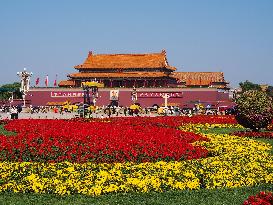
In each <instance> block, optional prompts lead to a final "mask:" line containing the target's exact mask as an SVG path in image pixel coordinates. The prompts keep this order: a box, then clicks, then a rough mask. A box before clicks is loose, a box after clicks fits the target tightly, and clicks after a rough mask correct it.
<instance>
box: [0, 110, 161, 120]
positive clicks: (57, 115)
mask: <svg viewBox="0 0 273 205" xmlns="http://www.w3.org/2000/svg"><path fill="white" fill-rule="evenodd" d="M78 116H79V115H78V114H77V113H63V114H60V113H53V112H48V113H33V114H31V113H19V114H18V118H19V119H71V118H75V117H78ZM140 116H149V117H156V116H158V114H155V113H150V114H141V115H140ZM90 117H92V118H108V116H107V115H106V114H103V113H98V114H96V113H93V114H92V115H91V116H90ZM111 117H132V116H128V115H127V116H124V114H119V115H118V116H117V115H115V114H114V115H111ZM0 119H10V114H9V113H0Z"/></svg>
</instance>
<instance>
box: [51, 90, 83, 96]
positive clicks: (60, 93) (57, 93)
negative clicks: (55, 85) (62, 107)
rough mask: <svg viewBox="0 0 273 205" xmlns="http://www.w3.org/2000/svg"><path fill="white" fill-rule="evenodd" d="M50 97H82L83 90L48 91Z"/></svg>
mask: <svg viewBox="0 0 273 205" xmlns="http://www.w3.org/2000/svg"><path fill="white" fill-rule="evenodd" d="M50 95H51V97H53V98H65V97H78V98H82V97H83V92H67V91H63V92H51V93H50Z"/></svg>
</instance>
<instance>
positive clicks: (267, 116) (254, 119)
mask: <svg viewBox="0 0 273 205" xmlns="http://www.w3.org/2000/svg"><path fill="white" fill-rule="evenodd" d="M236 104H237V105H236V107H235V119H236V120H237V122H238V123H239V124H240V125H242V126H244V127H245V128H250V129H251V130H253V131H259V130H260V129H261V128H266V127H267V126H268V125H269V124H270V123H271V120H272V118H273V105H272V100H271V98H270V97H269V96H268V95H267V94H266V93H265V92H262V91H258V90H249V91H246V92H244V93H243V94H242V95H241V96H240V97H239V98H237V99H236Z"/></svg>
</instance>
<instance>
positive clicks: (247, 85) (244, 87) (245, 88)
mask: <svg viewBox="0 0 273 205" xmlns="http://www.w3.org/2000/svg"><path fill="white" fill-rule="evenodd" d="M239 85H240V87H241V89H242V92H243V93H244V92H246V91H248V90H259V91H261V90H262V88H261V87H260V85H258V84H255V83H252V82H250V81H248V80H246V81H245V82H240V83H239Z"/></svg>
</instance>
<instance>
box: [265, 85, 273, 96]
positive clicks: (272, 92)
mask: <svg viewBox="0 0 273 205" xmlns="http://www.w3.org/2000/svg"><path fill="white" fill-rule="evenodd" d="M266 93H267V95H268V96H269V97H271V98H273V86H268V87H267V89H266Z"/></svg>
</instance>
